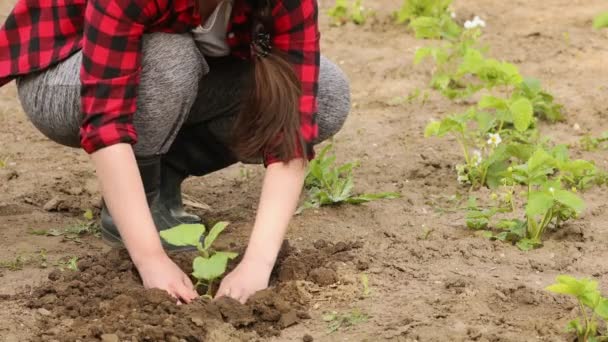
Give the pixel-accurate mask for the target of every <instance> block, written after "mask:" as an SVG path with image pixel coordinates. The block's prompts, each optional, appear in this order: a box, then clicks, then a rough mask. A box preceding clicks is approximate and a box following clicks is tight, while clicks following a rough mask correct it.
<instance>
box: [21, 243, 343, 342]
mask: <svg viewBox="0 0 608 342" xmlns="http://www.w3.org/2000/svg"><path fill="white" fill-rule="evenodd" d="M317 245H318V246H322V248H321V249H316V248H315V249H309V250H303V251H297V250H296V249H294V248H291V247H289V245H288V244H286V245H285V246H284V249H283V252H282V255H281V259H280V261H279V262H278V263H277V268H276V272H275V274H276V277H273V283H276V286H273V287H271V288H270V289H268V290H265V291H261V292H258V293H257V294H256V295H255V296H254V297H252V298H251V299H250V300H249V301H248V302H247V305H241V304H240V303H239V302H237V301H235V300H233V299H230V298H221V299H218V300H217V301H209V300H207V299H202V298H201V299H199V300H197V301H196V302H195V303H192V304H190V305H180V306H178V305H175V300H174V299H173V298H171V297H170V296H169V295H168V294H166V293H165V292H164V291H158V290H155V291H146V290H145V289H143V287H142V286H141V284H140V279H139V278H138V276H137V271H136V269H135V268H134V266H133V264H132V263H131V261H130V260H129V257H128V254H127V253H126V251H124V250H113V251H111V252H109V253H106V254H103V255H88V256H85V257H83V258H82V259H81V260H80V261H79V262H78V268H79V272H73V271H63V272H61V271H59V270H54V271H52V272H51V273H50V274H49V275H48V279H49V282H47V283H45V284H44V285H41V286H40V287H38V288H37V289H36V290H34V291H33V292H32V293H31V294H30V297H31V299H30V300H29V301H28V302H27V307H28V308H30V309H36V312H37V313H38V314H39V315H40V318H39V320H38V327H39V332H38V338H39V339H40V340H42V341H57V340H58V341H77V340H90V339H95V338H97V339H104V338H105V339H111V338H114V336H116V338H118V339H119V340H121V341H122V340H131V339H132V338H136V339H137V338H139V339H143V340H146V341H180V340H182V339H185V340H186V341H209V340H211V339H210V338H209V334H210V331H215V332H214V334H215V335H216V336H217V335H218V334H220V332H219V331H218V330H220V331H225V330H226V329H225V326H224V325H220V324H219V322H226V323H228V324H230V325H232V326H233V327H234V328H237V329H239V330H240V331H241V332H236V331H233V333H232V334H231V336H230V337H231V338H234V339H240V340H243V341H246V340H250V339H252V338H257V337H258V336H259V337H268V336H278V335H279V331H280V330H281V329H285V328H288V327H291V326H293V325H295V324H298V322H300V321H301V320H302V319H309V318H310V315H309V314H308V312H307V308H308V305H309V304H310V299H311V292H310V291H311V290H313V289H314V288H316V287H315V284H318V285H321V286H327V285H331V284H334V283H336V282H338V276H337V274H336V271H335V270H334V269H332V267H335V266H334V265H333V264H332V261H333V260H339V259H340V260H352V259H353V256H352V255H351V254H350V253H349V251H350V250H351V249H352V248H353V245H352V244H345V243H340V244H337V245H334V244H331V243H327V242H324V241H320V242H319V243H317ZM336 247H337V248H336ZM193 256H195V254H180V255H175V256H174V260H175V261H176V262H177V263H178V264H179V265H180V266H182V268H183V269H184V270H186V271H187V272H192V269H191V265H190V264H189V263H190V262H191V260H192V259H193ZM275 278H276V279H275ZM274 280H277V282H275V281H274ZM299 280H310V281H311V283H308V284H306V283H302V282H298V281H299ZM21 295H22V294H18V296H21ZM218 327H221V328H220V329H218ZM228 331H230V330H228ZM250 331H255V332H256V333H257V334H252V333H248V332H250Z"/></svg>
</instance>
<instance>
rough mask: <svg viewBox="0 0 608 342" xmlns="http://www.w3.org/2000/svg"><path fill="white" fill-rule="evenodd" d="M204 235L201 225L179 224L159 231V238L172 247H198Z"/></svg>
mask: <svg viewBox="0 0 608 342" xmlns="http://www.w3.org/2000/svg"><path fill="white" fill-rule="evenodd" d="M204 233H205V226H204V225H202V224H180V225H179V226H175V227H173V228H170V229H167V230H163V231H161V232H160V236H161V237H162V238H163V239H164V240H165V241H167V242H168V243H170V244H172V245H174V246H198V244H199V241H200V239H201V236H202V235H203V234H204ZM205 243H206V240H205Z"/></svg>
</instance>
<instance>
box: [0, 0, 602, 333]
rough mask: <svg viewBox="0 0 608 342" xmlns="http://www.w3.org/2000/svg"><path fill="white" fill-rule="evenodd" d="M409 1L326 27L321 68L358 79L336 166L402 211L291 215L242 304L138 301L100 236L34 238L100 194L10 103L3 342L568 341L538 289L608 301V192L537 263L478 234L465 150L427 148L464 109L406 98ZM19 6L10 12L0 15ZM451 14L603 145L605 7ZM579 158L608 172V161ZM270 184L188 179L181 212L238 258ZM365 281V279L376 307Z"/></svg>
mask: <svg viewBox="0 0 608 342" xmlns="http://www.w3.org/2000/svg"><path fill="white" fill-rule="evenodd" d="M399 2H400V1H395V0H376V1H367V5H366V6H368V7H371V8H373V9H375V10H376V11H377V13H378V14H377V17H378V19H376V20H371V21H370V22H369V23H368V24H366V25H365V26H363V27H357V26H353V25H347V26H345V27H341V28H333V27H330V26H329V25H328V22H327V18H326V16H325V15H323V16H322V32H323V51H324V54H325V55H326V56H328V57H329V58H331V59H332V60H334V61H336V62H337V63H338V64H339V65H340V66H341V67H342V68H343V69H344V70H345V72H346V73H347V74H348V76H349V77H350V79H351V82H352V93H353V111H352V114H351V116H350V117H349V120H348V121H347V123H346V125H345V127H344V129H343V130H342V131H341V132H340V133H339V134H338V135H337V136H336V138H335V142H334V145H335V149H336V153H337V155H338V160H339V161H353V160H359V161H360V162H361V165H362V166H361V167H360V168H359V169H358V170H357V171H356V173H355V178H356V189H357V190H358V191H362V192H375V191H399V192H401V193H402V194H403V197H402V198H400V199H396V200H389V201H378V202H373V203H370V204H367V205H362V206H343V207H331V208H322V209H320V210H309V211H305V212H304V213H302V214H301V215H299V216H296V217H295V218H294V220H293V223H292V224H291V229H290V232H289V236H288V239H289V241H290V242H291V244H292V246H293V248H294V249H293V250H292V251H290V252H289V253H288V254H287V255H288V256H287V257H283V258H282V262H281V263H280V265H279V267H278V268H277V270H276V273H275V276H274V278H273V279H274V280H273V285H274V287H273V288H272V289H270V290H267V291H265V292H262V293H261V294H259V295H258V296H257V297H256V299H255V300H254V301H252V302H251V303H249V304H248V305H247V306H240V305H236V304H235V303H231V302H230V301H219V302H214V303H208V302H205V301H203V300H201V301H199V302H197V303H196V304H194V305H188V306H179V307H178V306H174V305H172V303H171V301H170V299H168V298H166V296H164V295H163V294H161V293H158V292H154V291H152V292H146V291H143V290H141V287H140V286H139V285H138V281H137V277H136V276H135V275H134V274H133V272H132V269H131V268H132V267H131V265H130V263H129V262H128V260H127V259H125V258H124V256H120V255H117V254H114V253H116V252H112V253H110V254H106V253H108V248H107V247H105V246H104V245H103V244H102V243H101V242H100V240H99V239H98V238H96V237H94V236H93V235H91V234H85V235H84V236H81V237H80V238H79V239H77V240H75V239H68V238H66V237H65V236H59V237H54V236H37V235H32V234H29V233H28V231H30V229H59V230H63V229H64V228H66V227H68V226H71V225H74V224H76V223H78V222H79V221H81V220H82V219H81V214H82V213H83V212H84V211H85V210H86V209H93V211H94V212H95V213H97V211H98V202H99V193H98V190H97V186H96V180H95V175H94V172H93V170H92V168H91V165H90V163H89V161H88V158H87V157H86V155H85V154H84V153H83V152H81V151H78V150H72V149H68V148H64V147H61V146H57V145H55V144H53V143H51V142H49V141H48V140H47V139H46V138H44V137H43V136H42V135H41V134H40V133H38V132H37V131H36V130H35V129H34V128H33V127H32V125H31V124H30V123H29V122H28V121H27V119H26V117H25V115H24V114H23V112H22V111H21V109H20V107H19V103H18V101H17V98H16V91H15V88H14V87H13V86H9V87H5V88H2V89H0V159H2V160H4V158H8V160H7V163H8V165H7V167H5V168H3V169H0V241H2V242H1V243H0V244H1V246H2V248H0V262H3V264H4V262H6V261H11V260H13V261H14V260H15V258H16V257H17V256H22V257H23V258H25V260H26V261H25V262H22V265H21V266H20V268H21V269H18V270H10V269H8V268H0V307H1V308H2V310H0V337H1V338H0V340H2V339H3V340H7V341H39V340H41V338H42V337H43V336H45V338H46V339H48V340H51V339H56V340H60V341H63V340H69V339H70V338H72V337H73V338H74V339H75V338H78V339H80V340H83V341H84V340H95V339H101V338H103V339H105V341H114V340H116V338H118V337H120V338H123V337H124V338H126V337H128V336H135V339H132V340H134V341H135V340H142V341H143V340H145V337H146V336H150V339H152V340H154V339H160V340H162V339H166V340H169V338H170V337H169V336H170V335H171V336H174V337H175V338H177V339H180V338H183V339H185V340H189V339H190V338H191V336H194V337H195V338H198V339H205V340H208V341H233V340H255V339H258V340H263V341H302V340H303V339H306V340H310V338H312V339H313V340H314V341H343V340H350V341H389V340H390V341H513V342H515V341H517V342H519V341H551V342H553V341H571V340H572V336H571V335H568V334H566V333H564V331H563V328H564V327H565V325H566V323H567V322H568V321H569V320H570V319H572V318H573V317H574V316H575V314H576V313H575V305H574V303H573V302H572V301H571V300H569V299H567V298H564V297H560V296H553V295H551V294H548V293H547V292H546V291H545V290H544V288H545V287H546V286H547V285H548V284H550V283H551V282H552V281H553V280H554V278H555V276H556V275H558V274H564V273H567V274H572V275H576V276H588V277H593V278H594V279H597V280H598V281H599V282H600V283H601V284H602V285H601V286H602V289H603V290H604V293H608V266H607V265H606V262H605V260H607V258H608V249H607V248H606V241H608V225H607V224H606V223H607V222H608V211H607V210H606V209H607V208H608V206H607V205H606V203H605V199H606V198H607V196H608V192H607V191H606V189H593V190H591V191H588V192H586V193H584V194H583V197H584V199H585V200H586V202H587V207H588V208H587V210H586V211H585V213H584V215H583V216H582V217H581V219H580V220H577V221H574V222H572V223H570V224H568V225H567V226H565V227H564V228H563V229H562V230H560V231H557V232H552V233H551V234H550V236H548V238H547V241H546V243H545V246H544V247H543V248H541V249H538V250H535V251H532V252H528V253H525V252H521V251H519V250H517V249H516V248H514V247H513V246H510V245H507V244H503V243H500V242H497V241H489V240H486V239H483V238H481V237H479V236H476V235H475V234H474V233H472V232H471V231H469V230H467V229H466V227H465V225H464V220H463V213H462V211H461V210H459V207H460V205H461V204H462V199H463V198H466V197H467V195H468V194H467V189H464V188H460V187H459V186H458V185H457V183H456V180H455V178H456V177H455V173H454V170H453V167H454V165H455V164H456V163H458V162H459V161H460V157H459V151H458V148H457V147H456V146H455V141H453V140H450V139H444V140H439V139H425V138H424V137H423V135H422V130H423V127H424V126H425V125H426V123H427V122H428V120H429V119H430V118H439V117H442V116H444V115H446V114H448V113H452V112H455V111H459V110H461V109H462V108H463V107H461V105H459V104H455V103H452V102H450V101H447V100H445V99H443V98H442V97H441V96H439V95H437V94H435V93H433V92H431V93H430V97H429V99H428V100H427V101H425V102H424V103H422V101H420V99H415V100H412V101H409V102H408V101H406V100H402V99H403V98H404V97H407V95H408V94H409V93H411V92H413V91H414V90H416V89H424V88H425V87H426V86H427V84H428V81H429V76H430V74H429V72H430V70H429V67H428V65H423V66H417V67H415V66H413V65H412V58H413V55H414V51H415V50H416V48H417V47H420V46H423V45H428V44H435V43H434V42H426V41H420V40H416V39H415V38H414V37H413V35H412V34H411V33H410V32H408V31H407V30H406V29H405V28H403V27H399V26H396V25H394V24H392V23H391V22H390V20H389V15H390V11H391V10H393V9H396V8H397V7H398V4H399ZM12 3H14V0H8V1H1V2H0V18H1V17H2V14H3V13H6V11H7V10H8V9H9V7H10V5H11V4H12ZM329 5H330V2H329V1H323V4H322V7H323V8H324V9H326V8H327V7H328V6H329ZM454 7H455V10H456V13H457V15H458V19H459V20H461V21H462V20H464V19H465V18H469V17H472V16H473V15H479V16H481V17H482V18H483V19H485V20H486V22H487V24H488V27H487V29H486V30H485V31H484V32H485V34H484V38H483V39H484V41H485V42H486V43H487V44H488V45H489V46H490V47H491V49H490V52H491V55H493V56H494V57H497V58H500V59H504V60H507V61H511V62H514V63H516V64H517V65H518V66H519V67H520V68H521V70H522V72H523V73H524V74H525V75H526V76H531V77H535V78H538V79H540V80H541V81H542V82H543V85H544V86H545V87H546V88H547V89H548V90H549V91H550V92H551V93H553V94H554V95H555V96H556V99H557V101H558V102H560V103H562V104H564V106H565V109H566V115H567V122H565V123H560V124H555V125H546V124H543V126H542V129H543V131H544V133H545V134H546V135H547V136H549V137H551V138H552V139H553V140H554V141H558V142H563V143H573V144H574V143H576V142H577V141H578V139H579V138H580V137H581V135H582V134H585V133H591V134H594V135H599V134H600V133H601V132H603V131H605V130H608V125H607V124H606V118H607V117H608V104H607V102H606V100H605V98H606V96H605V94H606V91H607V88H606V79H608V68H607V67H606V62H605V61H607V60H608V48H606V46H607V45H606V42H607V41H608V31H602V32H599V31H594V30H593V29H592V28H591V20H592V18H593V16H594V15H596V14H597V13H600V12H601V11H606V10H607V9H608V6H607V5H606V3H605V1H601V0H586V1H581V0H576V1H566V0H546V1H537V2H525V3H524V2H517V3H514V2H508V1H497V0H478V1H473V0H455V1H454ZM575 124H577V125H578V126H579V127H580V129H574V128H573V127H574V125H575ZM574 154H575V155H576V156H577V157H584V158H588V159H590V160H594V161H595V162H596V163H597V165H599V166H602V167H604V168H606V166H607V165H608V163H607V160H608V159H607V158H606V152H605V151H597V152H583V151H579V150H577V149H574ZM262 177H263V168H261V167H259V166H243V165H237V166H234V167H231V168H228V169H227V170H223V171H221V172H218V173H215V174H212V175H209V176H206V177H202V178H193V179H191V180H188V181H187V183H186V186H185V192H186V194H187V195H188V198H189V199H192V200H194V201H196V202H200V203H203V204H207V205H209V207H210V208H209V209H196V210H197V211H198V213H199V214H201V215H203V216H204V217H205V218H206V219H207V220H209V221H216V220H229V221H231V222H232V224H231V225H230V226H229V228H228V229H227V231H226V234H224V236H222V237H221V238H220V240H219V241H218V242H219V243H220V244H224V245H225V246H228V247H229V248H231V249H235V250H238V249H241V248H243V246H244V245H245V243H246V241H247V238H248V235H249V232H250V227H251V225H252V222H253V219H254V215H255V207H256V204H257V196H258V194H259V190H260V184H261V180H262ZM199 207H200V208H205V206H199ZM319 239H323V240H324V241H334V242H335V241H356V242H359V241H362V242H363V243H362V244H361V246H360V248H356V249H352V250H349V251H346V252H339V250H340V249H341V248H342V247H339V246H341V245H342V244H338V243H336V244H335V245H333V244H329V246H330V247H326V246H323V243H322V242H318V243H315V242H316V241H317V240H319ZM358 245H359V243H358V244H357V246H358ZM346 246H347V247H348V244H346ZM338 247H339V248H338ZM350 247H353V246H350ZM326 248H329V249H326ZM307 249H308V250H310V251H314V253H313V252H310V253H309V252H305V250H307ZM331 249H333V251H331V252H330V250H331ZM347 249H348V248H347ZM41 250H44V251H45V253H44V254H45V255H46V258H47V261H46V262H43V261H42V260H41V257H40V251H41ZM334 252H335V253H334ZM72 256H79V257H80V258H81V260H82V261H81V262H90V266H89V267H88V268H87V267H83V271H82V272H80V273H69V271H64V272H63V273H60V275H61V276H60V277H58V278H57V279H56V280H54V281H50V280H48V274H49V273H50V272H52V271H53V270H55V269H56V268H57V266H55V264H56V263H57V261H59V260H62V261H65V260H66V259H69V258H70V257H72ZM98 266H99V267H98ZM184 266H186V265H185V264H184ZM311 266H314V267H311ZM100 267H102V268H103V269H105V272H106V273H105V274H104V275H103V276H102V275H101V269H100ZM17 268H19V267H17ZM53 274H56V273H53ZM361 274H366V275H367V278H368V279H369V293H368V294H365V293H364V287H363V285H362V281H361ZM52 277H53V278H54V276H52ZM87 277H88V278H87ZM98 277H101V280H102V281H101V282H99V279H98ZM96 279H97V280H96ZM45 291H46V292H45ZM45 301H49V302H48V303H47V302H45ZM51 301H54V303H55V304H50V303H51ZM102 304H103V305H102ZM129 308H131V309H129ZM41 309H44V310H41ZM133 309H135V310H133ZM81 310H82V313H81ZM353 310H356V311H358V312H361V313H363V314H365V317H367V319H363V320H361V321H358V322H356V323H354V324H342V325H341V326H339V327H338V328H337V330H335V331H333V330H331V329H329V327H330V325H331V326H335V325H332V324H333V323H335V322H326V321H324V319H323V317H324V316H325V314H327V313H332V312H336V313H337V314H338V315H341V317H343V316H347V315H348V314H349V313H351V312H353ZM304 313H307V314H304ZM308 315H309V316H310V319H308V318H306V317H308ZM85 317H86V318H87V319H86V320H85V319H84V318H85ZM296 321H297V324H294V325H291V323H293V322H296ZM167 327H170V328H167ZM279 332H280V335H279V336H276V334H277V333H279ZM53 333H54V334H53ZM100 334H106V335H103V337H102V335H100ZM112 334H116V335H117V336H114V335H112ZM166 334H168V335H166ZM94 336H97V337H94ZM159 336H160V337H159ZM305 336H306V337H305Z"/></svg>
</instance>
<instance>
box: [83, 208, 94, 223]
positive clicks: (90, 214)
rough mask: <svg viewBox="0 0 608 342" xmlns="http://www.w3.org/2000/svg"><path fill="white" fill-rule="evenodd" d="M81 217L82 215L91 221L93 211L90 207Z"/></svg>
mask: <svg viewBox="0 0 608 342" xmlns="http://www.w3.org/2000/svg"><path fill="white" fill-rule="evenodd" d="M82 217H84V218H85V219H86V220H89V221H91V220H92V219H93V211H92V210H91V209H87V210H86V211H85V212H84V214H82Z"/></svg>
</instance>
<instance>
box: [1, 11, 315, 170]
mask: <svg viewBox="0 0 608 342" xmlns="http://www.w3.org/2000/svg"><path fill="white" fill-rule="evenodd" d="M272 13H273V17H274V28H273V31H274V34H273V37H272V39H273V47H274V48H275V49H278V50H281V51H283V52H285V53H287V55H288V56H289V57H290V59H291V62H292V63H293V65H294V69H295V71H296V74H297V75H298V77H299V78H300V80H301V82H302V95H301V98H300V113H301V118H300V122H301V132H302V135H303V138H304V141H305V142H306V143H307V144H308V145H309V146H306V148H305V150H306V153H307V157H308V158H312V155H313V152H312V147H311V146H312V145H311V142H312V140H313V139H315V138H316V137H317V134H318V128H317V124H316V122H315V119H314V116H315V113H316V106H317V104H316V102H317V101H316V96H317V90H318V84H317V82H318V76H319V58H320V57H319V31H318V25H317V4H316V0H275V6H274V8H273V12H272ZM250 18H251V5H250V4H249V2H248V1H247V0H235V4H234V7H233V12H232V20H231V23H230V25H229V27H228V34H227V37H226V39H227V42H228V44H229V45H230V47H231V53H232V54H233V55H235V56H238V57H240V58H244V59H248V58H251V49H250V42H251V22H250ZM200 21H201V18H200V16H199V15H198V13H197V11H196V9H195V5H194V1H193V0H18V2H17V4H16V6H15V8H14V10H13V11H12V12H11V13H10V15H9V16H8V18H7V19H6V22H5V24H4V26H3V27H1V28H0V86H2V85H5V84H6V83H8V82H10V81H11V80H13V79H14V78H17V77H19V76H23V75H27V74H29V73H32V72H35V71H39V70H44V69H46V68H48V67H49V66H52V65H54V64H56V63H59V62H61V61H63V60H64V59H66V58H67V57H69V56H70V55H72V54H73V53H75V52H77V51H80V50H82V53H83V62H82V68H81V77H80V78H81V82H82V94H81V95H82V101H81V105H82V111H83V113H84V121H83V123H82V127H81V130H80V136H81V145H82V147H83V148H84V150H85V151H87V152H88V153H93V152H94V151H97V150H99V149H101V148H103V147H106V146H110V145H113V144H116V143H121V142H124V143H131V144H133V143H135V142H136V141H137V133H136V132H135V129H134V128H133V123H132V122H133V115H134V113H135V111H136V100H137V87H138V85H139V76H140V70H141V40H142V35H144V34H145V33H148V32H169V33H184V32H188V31H190V30H191V29H193V28H194V27H196V26H197V25H199V24H200ZM298 155H301V154H298ZM265 161H266V164H270V163H273V162H276V161H278V160H277V159H276V158H274V157H273V156H269V155H268V156H266V158H265Z"/></svg>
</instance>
